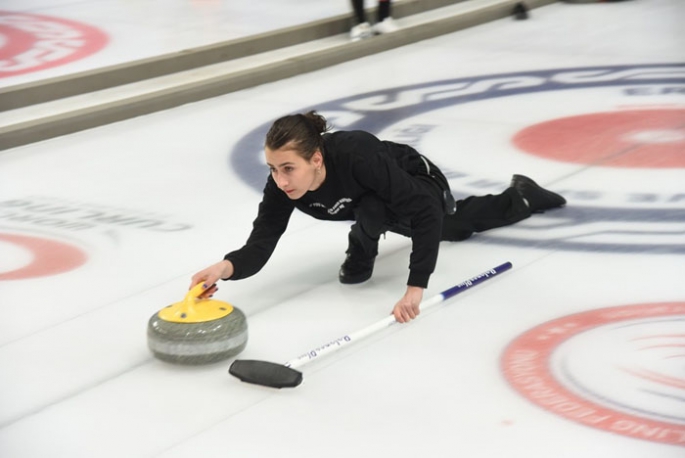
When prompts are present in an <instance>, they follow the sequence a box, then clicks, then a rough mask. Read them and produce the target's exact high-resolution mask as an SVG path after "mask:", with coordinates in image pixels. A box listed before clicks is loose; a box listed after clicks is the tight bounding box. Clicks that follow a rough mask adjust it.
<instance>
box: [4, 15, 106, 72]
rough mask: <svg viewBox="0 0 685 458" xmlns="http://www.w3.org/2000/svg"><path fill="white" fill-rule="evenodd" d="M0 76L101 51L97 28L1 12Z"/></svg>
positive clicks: (103, 37) (101, 36)
mask: <svg viewBox="0 0 685 458" xmlns="http://www.w3.org/2000/svg"><path fill="white" fill-rule="evenodd" d="M0 36H2V37H3V39H4V42H3V43H2V47H0V78H3V77H8V76H15V75H20V74H24V73H29V72H35V71H38V70H45V69H47V68H51V67H56V66H58V65H63V64H66V63H69V62H73V61H75V60H79V59H82V58H84V57H86V56H89V55H91V54H94V53H96V52H98V51H100V50H101V49H102V48H103V47H104V46H105V45H106V44H107V41H108V37H107V35H106V34H105V33H104V32H102V31H101V30H100V29H98V28H95V27H92V26H90V25H87V24H83V23H80V22H76V21H71V20H68V19H62V18H56V17H51V16H42V15H37V14H27V13H15V12H11V11H0Z"/></svg>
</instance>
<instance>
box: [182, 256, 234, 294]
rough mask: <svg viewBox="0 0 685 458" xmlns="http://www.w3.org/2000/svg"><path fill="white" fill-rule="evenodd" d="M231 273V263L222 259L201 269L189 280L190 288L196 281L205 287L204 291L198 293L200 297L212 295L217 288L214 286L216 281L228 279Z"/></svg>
mask: <svg viewBox="0 0 685 458" xmlns="http://www.w3.org/2000/svg"><path fill="white" fill-rule="evenodd" d="M232 275H233V263H232V262H231V261H227V260H223V261H220V262H217V263H216V264H212V265H211V266H209V267H207V268H206V269H202V270H201V271H199V272H198V273H196V274H195V275H193V277H192V278H191V280H190V288H189V289H192V288H193V287H194V286H195V285H197V284H198V283H202V284H203V285H204V287H205V291H204V292H203V293H202V294H200V297H201V298H207V297H212V295H213V294H214V293H216V292H217V291H218V290H219V288H218V287H217V286H216V282H218V281H219V280H221V279H229V278H231V276H232Z"/></svg>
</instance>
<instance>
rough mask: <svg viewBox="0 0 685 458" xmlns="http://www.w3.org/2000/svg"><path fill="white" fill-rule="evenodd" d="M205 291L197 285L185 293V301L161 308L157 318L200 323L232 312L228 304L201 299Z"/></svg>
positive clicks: (231, 307)
mask: <svg viewBox="0 0 685 458" xmlns="http://www.w3.org/2000/svg"><path fill="white" fill-rule="evenodd" d="M205 291H206V289H205V288H204V287H203V286H202V283H198V284H197V285H195V286H193V287H192V288H191V289H190V291H188V293H186V297H185V299H183V300H182V301H181V302H177V303H175V304H172V305H170V306H168V307H166V308H163V309H162V310H160V311H159V313H158V316H159V317H160V318H161V319H162V320H164V321H171V322H174V323H202V322H206V321H212V320H217V319H219V318H223V317H225V316H226V315H228V314H229V313H231V312H232V311H233V306H232V305H231V304H229V303H228V302H222V301H217V300H214V299H205V298H201V297H200V295H201V294H202V293H203V292H205Z"/></svg>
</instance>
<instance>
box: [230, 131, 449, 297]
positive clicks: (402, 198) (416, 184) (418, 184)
mask: <svg viewBox="0 0 685 458" xmlns="http://www.w3.org/2000/svg"><path fill="white" fill-rule="evenodd" d="M323 157H324V163H325V167H326V179H325V181H324V182H323V184H322V185H321V186H320V187H319V189H317V190H316V191H309V192H307V193H306V194H305V195H304V196H303V197H301V198H300V199H298V200H291V199H290V198H288V197H287V196H286V194H285V193H284V192H283V191H281V190H280V189H278V187H277V186H276V183H275V182H274V180H273V178H272V177H271V176H269V178H268V179H267V183H266V186H265V188H264V196H263V198H262V202H261V203H260V204H259V211H258V215H257V218H256V219H255V221H254V223H253V229H252V233H251V234H250V236H249V238H248V240H247V242H246V244H245V246H243V247H242V248H241V249H239V250H237V251H233V252H231V253H228V254H227V255H226V256H225V257H224V259H227V260H229V261H231V262H232V263H233V266H234V273H233V276H232V277H231V279H232V280H238V279H241V278H246V277H249V276H251V275H254V274H255V273H257V272H259V270H260V269H261V268H262V267H263V266H264V265H265V264H266V262H267V261H268V260H269V258H270V257H271V254H272V253H273V251H274V249H275V248H276V244H277V243H278V240H279V239H280V237H281V235H282V234H283V233H284V232H285V230H286V227H287V226H288V221H289V220H290V215H291V214H292V212H293V209H295V208H297V209H298V210H300V211H302V212H304V213H306V214H308V215H310V216H313V217H314V218H317V219H321V220H333V221H345V220H354V212H353V209H354V207H355V204H356V203H357V202H359V199H360V198H361V197H362V196H363V195H365V194H367V193H374V194H376V196H377V197H379V198H380V199H381V200H382V201H383V202H385V203H386V206H387V208H388V210H389V211H390V212H392V213H393V214H394V215H396V216H397V217H398V218H399V219H401V220H402V221H406V222H407V223H408V224H409V225H410V227H411V238H412V253H411V257H410V262H409V271H410V273H409V279H408V281H407V284H409V285H412V286H420V287H423V288H425V287H426V286H427V285H428V280H429V278H430V275H431V274H432V273H433V270H434V269H435V264H436V261H437V257H438V246H439V243H440V236H441V230H442V219H443V204H442V200H441V199H440V198H439V191H436V190H435V189H434V188H433V186H431V185H427V184H426V182H425V176H426V173H427V168H431V169H432V170H431V173H432V174H435V173H436V172H437V174H438V175H439V178H440V179H441V180H444V176H443V175H442V173H440V171H439V170H437V167H435V166H434V165H433V164H432V163H430V162H429V161H427V160H426V159H425V158H423V157H422V156H421V155H420V154H419V153H418V152H417V151H416V150H414V149H413V148H411V147H410V146H407V145H402V144H399V143H393V142H388V141H381V140H379V139H378V138H376V137H375V136H373V135H372V134H370V133H367V132H363V131H340V132H335V133H330V134H324V151H323ZM417 177H420V178H421V177H422V178H424V179H420V178H419V179H417Z"/></svg>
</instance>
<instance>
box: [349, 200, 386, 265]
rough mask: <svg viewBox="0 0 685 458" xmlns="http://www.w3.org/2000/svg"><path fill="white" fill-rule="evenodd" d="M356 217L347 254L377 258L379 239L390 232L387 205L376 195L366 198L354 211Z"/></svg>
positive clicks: (351, 229)
mask: <svg viewBox="0 0 685 458" xmlns="http://www.w3.org/2000/svg"><path fill="white" fill-rule="evenodd" d="M354 215H355V223H354V224H353V225H352V227H351V228H350V234H349V240H350V245H349V247H348V249H347V253H348V254H352V253H354V254H355V255H363V256H365V257H375V256H376V255H377V254H378V239H379V238H380V236H381V234H382V233H383V232H385V231H387V230H388V225H387V219H388V215H387V209H386V208H385V204H384V203H383V201H381V200H380V199H379V198H378V197H376V196H374V195H368V196H364V197H362V198H361V200H360V201H359V204H358V205H357V207H356V208H355V209H354ZM359 250H361V252H359Z"/></svg>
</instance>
